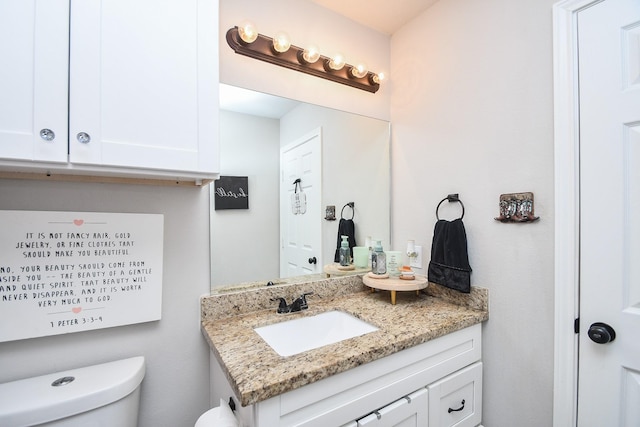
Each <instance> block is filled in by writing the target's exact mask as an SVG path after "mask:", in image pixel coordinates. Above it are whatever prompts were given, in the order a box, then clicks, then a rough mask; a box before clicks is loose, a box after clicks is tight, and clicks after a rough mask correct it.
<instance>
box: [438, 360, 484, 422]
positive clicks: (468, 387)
mask: <svg viewBox="0 0 640 427" xmlns="http://www.w3.org/2000/svg"><path fill="white" fill-rule="evenodd" d="M428 388H429V427H453V426H455V427H472V426H477V425H478V424H480V422H481V421H482V362H476V363H474V364H473V365H470V366H468V367H466V368H464V369H461V370H459V371H458V372H454V373H453V374H451V375H449V376H447V377H445V378H443V379H442V380H440V381H437V382H435V383H433V384H431V385H430V386H429V387H428Z"/></svg>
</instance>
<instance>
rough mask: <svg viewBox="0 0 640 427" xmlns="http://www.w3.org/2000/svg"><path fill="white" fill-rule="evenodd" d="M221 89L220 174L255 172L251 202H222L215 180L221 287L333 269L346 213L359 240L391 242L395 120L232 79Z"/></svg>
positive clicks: (214, 244) (216, 273)
mask: <svg viewBox="0 0 640 427" xmlns="http://www.w3.org/2000/svg"><path fill="white" fill-rule="evenodd" d="M220 98H221V104H220V171H221V175H222V176H235V177H247V178H248V180H247V181H248V189H246V191H247V195H248V209H225V210H216V209H215V208H214V201H215V194H214V193H215V191H216V189H215V185H213V184H212V185H210V191H211V192H212V193H211V209H210V212H211V276H212V278H211V290H212V292H217V291H220V290H223V289H224V290H226V289H232V288H234V287H235V286H238V285H241V286H261V285H266V284H267V283H268V282H269V281H271V282H274V283H283V282H285V281H286V282H291V281H298V280H305V281H308V280H313V279H315V278H324V277H326V274H325V273H324V266H325V265H327V264H331V263H333V262H334V254H335V251H336V247H337V240H338V227H339V225H340V219H341V217H344V218H345V219H351V218H353V223H354V224H355V239H356V243H357V244H358V245H359V246H363V245H364V244H365V239H366V237H367V236H371V237H372V238H374V239H381V240H382V243H383V246H384V247H385V248H386V247H388V245H389V242H390V240H391V235H390V158H389V155H390V124H389V122H386V121H383V120H378V119H373V118H369V117H363V116H361V115H357V114H352V113H348V112H344V111H337V110H333V109H330V108H326V107H321V106H317V105H311V104H306V103H302V102H298V101H294V100H290V99H284V98H280V97H277V96H272V95H267V94H264V93H257V92H254V91H249V90H246V89H241V88H236V87H232V86H228V85H221V87H220ZM309 147H311V148H313V147H315V148H313V149H311V148H309ZM296 178H299V179H300V183H299V184H298V185H296V184H294V181H295V179H296ZM296 187H297V188H296ZM296 192H297V193H299V192H302V193H304V196H303V199H304V201H305V206H304V208H305V209H304V212H303V213H302V212H301V210H300V209H298V211H297V212H296V209H295V208H294V206H293V205H292V203H293V199H294V198H296V199H297V200H298V201H299V200H300V197H299V196H295V197H293V196H292V194H295V193H296ZM226 197H233V195H231V196H229V195H227V196H226ZM243 197H244V196H243ZM350 202H353V204H354V208H353V209H351V208H350V207H349V206H346V207H345V205H347V204H348V203H350ZM327 206H335V216H336V220H334V221H330V220H327V219H325V216H326V208H327ZM314 258H315V263H313V262H309V261H310V260H311V261H313V260H314ZM292 276H294V277H293V278H292Z"/></svg>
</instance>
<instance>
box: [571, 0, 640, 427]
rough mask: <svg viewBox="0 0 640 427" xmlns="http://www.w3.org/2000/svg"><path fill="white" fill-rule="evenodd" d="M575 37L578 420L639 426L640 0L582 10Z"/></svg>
mask: <svg viewBox="0 0 640 427" xmlns="http://www.w3.org/2000/svg"><path fill="white" fill-rule="evenodd" d="M578 34H579V36H578V50H579V52H578V56H579V61H580V62H579V67H580V68H579V78H580V212H581V214H580V224H581V225H580V338H579V354H580V355H579V361H578V364H579V368H578V387H579V388H578V425H579V426H580V427H589V426H594V427H601V426H628V427H631V426H635V427H637V426H638V425H640V1H638V0H605V1H604V2H601V3H598V4H596V5H594V6H592V7H589V8H587V9H585V10H583V11H581V12H580V13H579V14H578ZM598 323H604V324H606V325H609V326H611V327H612V328H613V330H614V331H615V339H614V340H612V341H610V342H608V343H604V342H605V341H607V335H608V332H607V328H606V327H605V326H603V325H597V324H598ZM593 324H596V325H595V326H592V325H593ZM589 331H591V334H590V335H591V336H592V338H593V340H592V338H590V336H589ZM594 340H595V341H600V342H602V343H596V342H595V341H594Z"/></svg>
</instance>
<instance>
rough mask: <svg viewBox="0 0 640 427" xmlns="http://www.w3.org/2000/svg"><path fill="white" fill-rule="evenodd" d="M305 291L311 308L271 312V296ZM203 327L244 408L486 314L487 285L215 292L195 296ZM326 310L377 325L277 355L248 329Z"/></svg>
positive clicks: (343, 281) (341, 283)
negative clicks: (392, 292)
mask: <svg viewBox="0 0 640 427" xmlns="http://www.w3.org/2000/svg"><path fill="white" fill-rule="evenodd" d="M303 292H314V295H313V296H310V297H308V298H307V300H308V302H309V309H308V310H304V311H302V312H299V313H292V314H286V315H282V314H277V313H276V311H275V307H276V305H275V303H274V302H272V301H270V298H273V297H280V296H281V297H285V298H287V301H288V302H290V301H291V300H292V299H293V297H297V296H299V295H300V294H302V293H303ZM201 310H202V311H201V314H202V331H203V334H204V336H205V338H206V339H207V341H208V342H209V345H210V347H211V349H212V351H213V353H214V355H215V357H216V358H217V359H218V361H219V362H220V365H221V366H222V369H223V371H224V372H225V375H226V376H227V379H228V380H229V383H230V384H231V386H232V388H233V389H234V391H235V393H236V395H237V397H238V398H239V399H240V401H241V404H242V405H243V406H246V405H250V404H253V403H256V402H260V401H262V400H265V399H268V398H271V397H274V396H277V395H279V394H282V393H285V392H287V391H291V390H294V389H296V388H299V387H302V386H304V385H306V384H310V383H312V382H315V381H319V380H321V379H323V378H327V377H329V376H331V375H334V374H337V373H340V372H344V371H346V370H348V369H351V368H354V367H357V366H359V365H362V364H364V363H367V362H371V361H373V360H376V359H379V358H382V357H385V356H388V355H390V354H393V353H395V352H398V351H401V350H404V349H407V348H409V347H413V346H415V345H418V344H422V343H424V342H426V341H429V340H432V339H434V338H438V337H440V336H443V335H446V334H448V333H450V332H454V331H456V330H459V329H463V328H465V327H468V326H471V325H474V324H476V323H479V322H482V321H485V320H487V319H488V317H489V312H488V290H487V289H485V288H479V287H472V291H471V294H461V293H459V292H456V291H451V290H449V289H446V288H443V287H442V286H439V285H435V284H432V283H430V284H429V286H428V287H427V288H426V289H425V290H424V291H423V292H420V294H419V295H416V292H400V293H398V296H397V302H396V305H391V303H390V302H389V293H388V292H387V291H378V292H371V290H370V289H369V288H367V287H365V286H364V285H363V284H362V279H361V277H360V276H350V277H344V278H333V279H327V280H320V281H316V282H311V283H301V284H294V285H285V286H270V287H260V288H251V287H248V288H247V289H246V290H237V291H234V292H228V293H224V292H223V293H218V294H215V295H211V296H206V297H203V298H202V300H201ZM329 310H341V311H344V312H347V313H350V314H352V315H354V316H356V317H358V318H360V319H362V320H364V321H366V322H369V323H370V324H372V325H374V326H376V327H378V328H379V329H378V330H377V331H375V332H371V333H369V334H366V335H363V336H360V337H355V338H350V339H348V340H345V341H341V342H339V343H335V344H330V345H327V346H324V347H321V348H318V349H315V350H309V351H306V352H304V353H300V354H297V355H293V356H289V357H281V356H279V355H278V354H277V353H276V352H275V351H273V350H272V349H271V347H270V346H269V345H268V344H267V343H266V342H264V341H263V340H262V338H261V337H260V336H259V335H258V334H257V333H256V332H255V331H254V330H253V328H255V327H258V326H264V325H269V324H272V323H277V322H282V321H287V320H292V319H295V318H299V317H302V316H313V315H314V314H318V313H322V312H325V311H329Z"/></svg>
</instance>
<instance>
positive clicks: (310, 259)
mask: <svg viewBox="0 0 640 427" xmlns="http://www.w3.org/2000/svg"><path fill="white" fill-rule="evenodd" d="M317 262H318V260H317V259H316V257H311V258H309V264H315V263H317Z"/></svg>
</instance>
